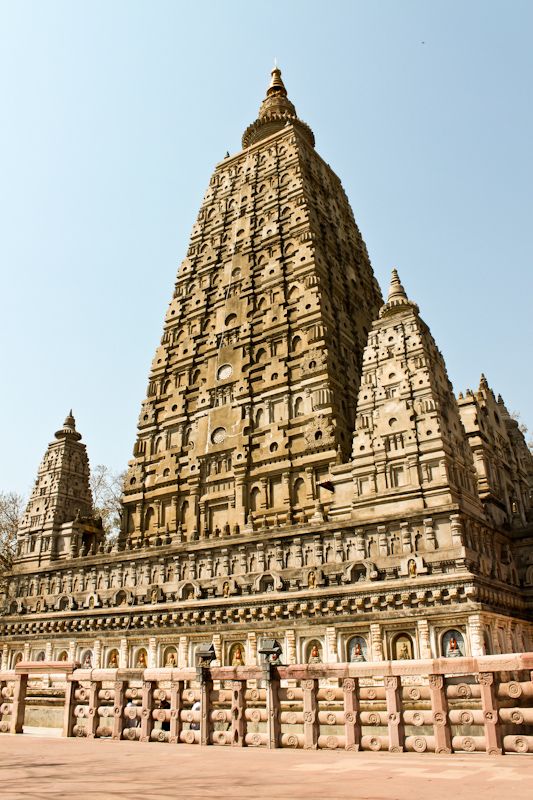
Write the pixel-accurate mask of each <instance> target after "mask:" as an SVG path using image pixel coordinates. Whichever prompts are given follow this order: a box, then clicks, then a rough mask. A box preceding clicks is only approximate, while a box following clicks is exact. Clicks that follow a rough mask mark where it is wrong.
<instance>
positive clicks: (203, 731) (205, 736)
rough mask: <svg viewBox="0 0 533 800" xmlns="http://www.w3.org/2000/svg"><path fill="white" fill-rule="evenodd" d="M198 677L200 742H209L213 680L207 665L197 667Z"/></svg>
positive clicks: (205, 743)
mask: <svg viewBox="0 0 533 800" xmlns="http://www.w3.org/2000/svg"><path fill="white" fill-rule="evenodd" d="M198 673H199V675H198V677H199V679H200V744H201V745H203V746H204V747H205V746H206V745H208V744H210V741H209V739H210V736H211V727H212V724H211V692H212V691H213V681H212V679H211V670H210V669H209V667H198Z"/></svg>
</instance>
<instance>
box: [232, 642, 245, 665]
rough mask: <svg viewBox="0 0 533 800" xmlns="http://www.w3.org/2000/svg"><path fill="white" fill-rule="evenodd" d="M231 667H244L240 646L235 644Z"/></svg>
mask: <svg viewBox="0 0 533 800" xmlns="http://www.w3.org/2000/svg"><path fill="white" fill-rule="evenodd" d="M231 666H232V667H244V658H243V655H242V650H241V646H240V645H237V646H236V647H235V650H234V651H233V658H232V659H231Z"/></svg>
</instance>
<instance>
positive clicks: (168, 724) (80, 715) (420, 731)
mask: <svg viewBox="0 0 533 800" xmlns="http://www.w3.org/2000/svg"><path fill="white" fill-rule="evenodd" d="M77 667H78V665H75V664H66V663H65V662H27V663H20V664H18V665H17V667H16V669H15V670H14V671H9V672H2V673H0V691H1V695H2V704H1V706H0V731H1V732H11V733H22V730H23V724H24V710H25V703H26V692H27V687H28V681H29V680H31V679H32V678H37V677H38V676H43V675H48V674H52V675H56V676H59V677H60V676H63V677H62V680H63V682H64V685H65V687H66V688H65V709H64V725H63V735H64V736H81V737H88V738H95V737H99V738H110V739H115V740H116V739H130V740H140V741H158V742H170V743H172V744H178V743H187V744H200V745H230V746H236V747H243V746H258V747H268V748H275V747H292V748H305V749H316V748H327V749H335V748H340V749H345V750H389V751H391V752H401V751H415V752H426V751H427V752H435V753H452V752H463V753H464V752H473V751H483V752H487V753H489V754H501V753H517V752H518V753H533V682H532V680H533V672H532V670H533V653H523V654H511V655H501V656H483V657H480V658H452V659H436V660H427V661H382V662H374V663H370V662H360V663H349V664H305V665H291V666H273V665H268V664H267V665H265V666H264V667H246V666H243V667H215V666H213V667H207V666H200V667H198V668H197V669H194V668H192V669H173V668H169V669H145V670H142V669H94V670H91V669H79V668H77Z"/></svg>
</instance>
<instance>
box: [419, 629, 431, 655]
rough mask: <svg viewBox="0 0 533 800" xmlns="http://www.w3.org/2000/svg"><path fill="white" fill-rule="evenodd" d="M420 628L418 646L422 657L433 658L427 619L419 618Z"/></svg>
mask: <svg viewBox="0 0 533 800" xmlns="http://www.w3.org/2000/svg"><path fill="white" fill-rule="evenodd" d="M416 627H417V628H418V647H419V652H420V658H431V645H430V643H429V625H428V623H427V620H425V619H419V620H418V622H417V623H416Z"/></svg>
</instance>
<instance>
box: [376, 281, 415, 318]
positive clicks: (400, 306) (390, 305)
mask: <svg viewBox="0 0 533 800" xmlns="http://www.w3.org/2000/svg"><path fill="white" fill-rule="evenodd" d="M409 308H410V309H412V310H413V311H415V312H416V313H418V306H417V304H416V303H413V302H412V301H411V300H409V298H408V297H407V293H406V291H405V289H404V288H403V285H402V282H401V280H400V276H399V275H398V270H397V269H393V270H392V274H391V280H390V285H389V296H388V297H387V302H386V303H385V305H383V306H381V309H380V311H379V316H380V317H384V316H387V315H388V314H396V313H397V312H400V311H405V310H406V309H409Z"/></svg>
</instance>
